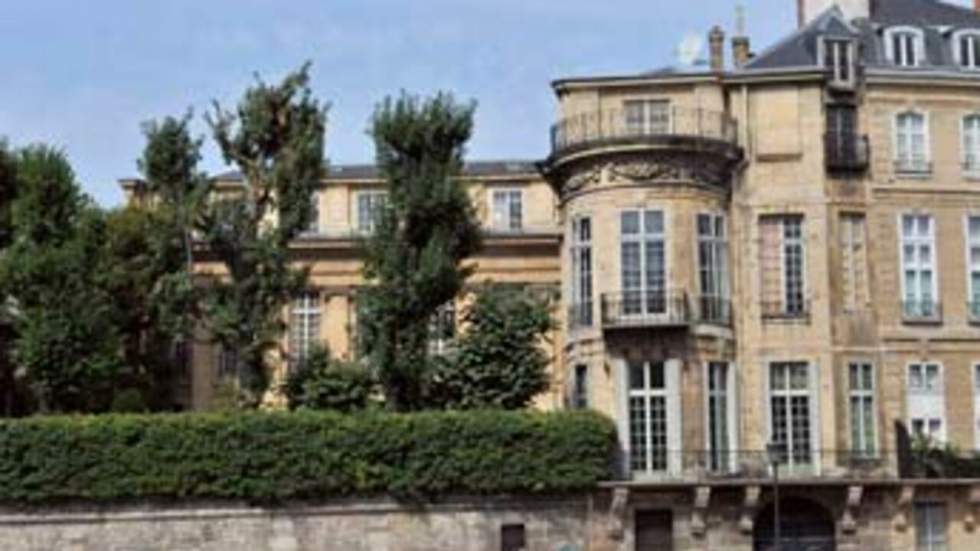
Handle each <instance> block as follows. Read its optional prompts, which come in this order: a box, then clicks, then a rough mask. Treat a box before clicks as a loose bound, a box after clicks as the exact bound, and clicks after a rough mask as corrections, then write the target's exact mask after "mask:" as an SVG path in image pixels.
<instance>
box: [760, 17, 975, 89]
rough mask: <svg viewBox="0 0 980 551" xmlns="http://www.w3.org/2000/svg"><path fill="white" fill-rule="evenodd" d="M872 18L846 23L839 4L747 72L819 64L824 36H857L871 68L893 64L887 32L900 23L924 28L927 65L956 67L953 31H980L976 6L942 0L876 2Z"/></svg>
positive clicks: (763, 57) (790, 36)
mask: <svg viewBox="0 0 980 551" xmlns="http://www.w3.org/2000/svg"><path fill="white" fill-rule="evenodd" d="M871 2H872V5H871V17H869V18H867V19H864V18H862V19H856V20H854V21H850V22H848V21H845V19H844V15H843V13H842V12H841V11H840V9H839V8H837V7H836V6H835V7H833V8H830V9H829V10H827V11H825V12H824V13H822V14H821V15H820V16H818V17H817V18H816V19H814V20H813V21H811V22H810V23H809V24H808V25H806V26H805V27H803V28H802V29H799V30H797V31H795V32H794V33H793V34H791V35H789V36H788V37H786V38H784V39H783V40H781V41H779V42H778V43H776V44H775V45H774V46H772V47H771V48H769V49H767V50H765V51H763V52H762V53H760V54H759V55H758V56H756V57H755V58H754V59H753V60H752V61H750V62H749V63H748V64H746V66H745V67H744V69H742V70H743V71H746V72H751V71H759V70H774V69H775V70H778V69H790V68H794V69H795V68H804V67H816V66H818V64H819V63H818V62H819V60H818V59H817V40H818V38H819V37H821V36H823V37H827V36H830V37H855V38H857V39H858V40H859V41H860V43H861V61H862V62H863V63H864V65H866V66H884V65H889V64H888V62H887V60H886V59H885V53H884V44H883V39H882V35H881V31H882V29H884V28H887V27H893V26H897V25H903V26H912V27H917V28H920V29H921V30H922V31H923V33H924V37H925V63H923V65H922V66H921V68H922V69H930V68H932V69H935V68H943V69H956V67H955V64H954V60H953V53H952V51H951V48H950V45H949V40H948V37H949V32H950V31H952V30H956V29H961V28H973V29H978V30H980V14H977V12H975V11H973V10H972V9H969V8H966V7H962V6H955V5H952V4H947V3H944V2H940V1H938V0H871Z"/></svg>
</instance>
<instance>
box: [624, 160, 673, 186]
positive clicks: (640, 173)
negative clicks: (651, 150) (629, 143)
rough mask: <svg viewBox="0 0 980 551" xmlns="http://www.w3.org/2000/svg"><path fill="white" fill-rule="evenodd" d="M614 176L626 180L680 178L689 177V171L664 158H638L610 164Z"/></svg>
mask: <svg viewBox="0 0 980 551" xmlns="http://www.w3.org/2000/svg"><path fill="white" fill-rule="evenodd" d="M610 172H612V174H613V176H616V177H619V178H623V179H625V180H632V181H643V180H680V179H683V178H687V177H688V175H687V174H686V172H687V171H685V170H684V169H682V168H681V167H680V166H677V165H675V164H673V163H670V162H666V161H665V160H663V159H646V160H643V159H637V160H630V161H626V162H619V163H613V164H611V166H610Z"/></svg>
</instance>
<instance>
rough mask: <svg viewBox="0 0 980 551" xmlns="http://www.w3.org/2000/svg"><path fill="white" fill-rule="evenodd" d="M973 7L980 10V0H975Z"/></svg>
mask: <svg viewBox="0 0 980 551" xmlns="http://www.w3.org/2000/svg"><path fill="white" fill-rule="evenodd" d="M973 9H974V10H975V11H978V12H980V0H973Z"/></svg>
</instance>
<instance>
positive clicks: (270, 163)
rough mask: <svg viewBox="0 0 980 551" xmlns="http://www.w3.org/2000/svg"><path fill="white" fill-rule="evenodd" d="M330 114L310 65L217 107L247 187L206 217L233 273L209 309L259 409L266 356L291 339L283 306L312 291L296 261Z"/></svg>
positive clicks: (216, 285) (213, 248)
mask: <svg viewBox="0 0 980 551" xmlns="http://www.w3.org/2000/svg"><path fill="white" fill-rule="evenodd" d="M326 116H327V107H326V106H321V105H320V103H319V102H318V101H317V100H315V99H314V98H313V96H312V92H311V91H310V88H309V64H306V65H304V66H303V67H302V68H301V69H300V70H299V71H297V72H294V73H292V74H290V75H288V76H287V77H286V78H285V79H284V80H283V81H282V82H281V83H280V84H277V85H270V84H266V83H265V82H262V81H261V80H260V81H258V83H257V84H256V85H255V86H254V87H252V88H250V89H249V90H247V91H246V92H245V96H244V98H243V99H242V100H241V102H240V103H239V104H238V107H237V109H236V110H235V111H234V112H231V111H226V110H224V109H222V108H221V106H220V105H218V104H217V103H215V106H214V111H213V113H211V114H210V115H209V116H208V122H209V124H210V125H211V129H212V132H213V134H214V138H215V140H216V142H217V143H218V146H219V148H220V149H221V152H222V155H223V156H224V159H225V161H226V162H228V163H230V164H234V165H236V166H237V167H238V168H239V170H240V171H241V173H242V179H243V183H244V185H243V188H242V189H241V190H239V192H237V193H233V194H230V195H228V196H225V197H223V198H221V199H220V200H218V201H215V202H213V204H212V205H211V207H210V208H209V209H208V210H207V212H206V213H205V215H204V217H203V221H202V224H201V229H202V230H203V233H204V240H205V242H206V243H207V246H208V248H209V254H211V255H213V256H214V258H215V259H216V260H217V261H219V262H220V263H221V264H223V265H224V267H225V269H226V270H227V277H222V278H219V279H217V280H216V281H214V282H213V284H212V285H211V286H210V287H209V288H208V290H207V293H206V298H205V300H204V308H205V315H206V319H207V322H208V325H209V328H210V330H211V333H212V335H213V338H214V339H215V341H216V342H217V343H218V344H220V345H221V346H223V347H225V348H226V349H229V350H234V351H236V352H237V354H238V357H239V358H240V360H241V363H242V369H241V370H240V379H241V380H240V385H241V389H242V391H243V396H242V398H243V401H244V402H246V403H247V404H248V405H257V404H258V403H259V401H260V400H261V398H262V395H263V393H264V392H265V390H266V388H267V387H268V374H267V370H266V365H265V360H266V355H267V352H268V351H269V350H270V349H271V348H272V347H274V346H275V344H276V342H277V341H278V339H279V336H280V335H281V333H282V330H283V322H282V311H283V307H284V306H285V305H286V303H287V302H288V301H289V299H290V298H291V297H292V296H293V295H294V294H296V293H297V292H299V291H300V290H302V289H303V287H305V285H306V280H307V273H306V271H305V270H303V269H297V268H293V267H291V266H292V265H293V264H292V263H291V262H289V259H288V258H287V257H288V250H289V243H290V241H291V240H292V239H293V238H295V237H296V236H297V235H298V234H299V233H300V232H301V231H302V230H303V229H304V228H306V227H307V226H308V225H309V221H310V216H311V215H312V208H311V201H310V199H311V197H312V194H313V191H314V189H315V186H316V185H317V184H318V182H319V181H320V177H321V176H322V174H323V164H324V156H323V146H324V133H325V130H326Z"/></svg>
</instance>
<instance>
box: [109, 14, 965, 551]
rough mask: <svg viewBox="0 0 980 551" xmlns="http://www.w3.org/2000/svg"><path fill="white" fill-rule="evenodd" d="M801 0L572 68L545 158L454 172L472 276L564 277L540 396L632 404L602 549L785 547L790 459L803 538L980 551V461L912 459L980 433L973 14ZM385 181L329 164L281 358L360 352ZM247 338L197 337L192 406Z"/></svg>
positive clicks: (799, 538)
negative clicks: (624, 59)
mask: <svg viewBox="0 0 980 551" xmlns="http://www.w3.org/2000/svg"><path fill="white" fill-rule="evenodd" d="M789 3H790V2H789V1H788V0H787V4H789ZM795 4H796V6H795V7H796V8H797V9H798V10H799V19H800V22H799V28H797V29H795V30H792V31H791V32H789V33H788V35H787V36H786V37H785V38H784V39H782V40H780V41H779V42H777V43H776V44H775V45H773V46H771V47H769V48H767V49H764V50H762V51H760V52H758V53H753V51H752V49H751V46H750V41H749V39H748V38H747V37H745V36H741V34H740V33H736V36H734V37H732V38H731V40H730V41H727V40H726V37H725V33H724V32H723V31H722V30H721V29H720V28H717V27H716V28H715V29H713V30H712V31H711V32H710V33H709V36H708V43H709V50H710V52H709V58H710V59H709V62H708V66H707V67H704V68H700V67H688V68H681V69H676V68H667V69H662V70H656V71H652V72H645V73H637V74H625V75H601V76H585V77H570V78H563V79H560V80H557V81H555V82H554V83H553V88H554V91H555V94H556V98H557V102H558V107H559V119H558V120H557V121H556V123H555V125H554V126H553V127H552V128H551V150H550V152H549V154H548V155H547V157H546V158H545V159H543V160H534V161H506V162H471V163H468V164H467V165H466V167H465V170H464V172H463V174H462V176H461V178H462V180H463V181H464V183H465V184H466V185H467V189H468V190H469V192H470V194H471V197H472V199H473V203H474V205H475V206H476V210H477V212H478V214H479V216H480V218H481V221H482V224H483V225H484V227H485V230H486V246H485V248H484V250H483V251H482V252H481V253H480V254H479V255H478V256H477V257H475V258H473V259H472V262H473V263H474V264H475V267H476V271H475V274H474V276H473V277H472V280H471V282H473V283H479V282H481V281H495V282H507V283H516V284H523V285H529V286H537V287H543V288H552V289H556V290H559V291H560V293H559V294H560V297H561V298H560V306H559V307H558V308H556V310H555V316H556V318H557V320H558V322H559V323H558V329H556V330H555V333H554V335H552V338H551V339H550V342H549V344H548V346H550V347H551V349H550V350H549V354H550V355H551V357H553V358H554V361H553V368H552V385H551V389H550V390H549V391H548V392H547V393H545V394H544V395H542V396H540V397H539V398H538V399H537V405H538V406H539V407H541V408H543V409H559V408H592V409H595V410H598V411H600V412H603V413H605V414H607V415H608V416H610V417H611V418H612V419H614V420H615V422H616V423H617V425H618V428H619V434H620V440H621V441H620V448H621V456H622V457H621V459H622V460H621V461H620V462H619V468H620V474H621V476H620V477H619V479H618V480H614V481H609V482H608V483H606V484H604V485H603V487H602V489H601V491H599V492H597V493H596V495H595V496H594V498H593V503H592V505H591V509H592V510H594V511H595V519H596V520H595V524H594V526H595V530H593V532H594V533H593V535H592V536H591V538H592V541H593V546H592V547H591V548H594V549H610V550H612V549H616V550H633V549H636V550H640V549H651V550H653V549H656V550H661V549H705V550H707V549H719V548H727V549H731V550H746V551H748V550H750V549H759V550H761V549H772V548H773V542H774V539H775V537H776V529H775V518H774V517H775V515H774V509H775V507H774V488H773V483H774V480H773V479H774V475H775V474H777V472H776V471H778V475H779V484H780V489H779V491H780V494H781V498H780V501H779V503H780V509H781V517H780V521H779V523H780V532H781V533H780V538H781V541H782V543H783V546H784V547H783V549H813V550H818V549H819V550H825V549H827V550H829V549H853V550H856V549H866V550H869V551H876V550H885V549H896V550H899V549H901V550H905V549H910V550H911V549H915V550H920V549H921V550H929V551H933V550H945V549H963V550H969V549H980V527H978V526H977V524H978V523H980V480H972V479H959V478H948V477H947V478H936V477H926V476H924V475H923V474H922V473H920V472H918V471H916V470H915V469H910V468H908V461H907V460H906V459H904V458H903V457H904V456H905V455H907V453H908V450H910V449H911V448H913V447H914V446H915V445H916V443H917V442H921V441H928V442H931V443H932V444H934V445H937V444H938V445H950V446H955V448H957V449H958V450H960V451H963V452H965V451H971V450H980V14H978V12H977V11H974V10H971V9H969V8H966V7H959V6H953V5H951V4H946V3H943V2H939V1H936V0H841V1H838V2H834V1H832V0H822V1H821V0H798V2H796V3H795ZM729 45H730V46H729ZM726 52H730V54H727V53H726ZM726 58H728V59H726ZM542 131H545V130H544V129H542ZM217 180H218V183H219V184H226V185H229V186H234V185H235V184H236V181H239V180H240V176H239V175H237V174H233V173H231V174H226V175H223V176H219V177H218V178H217ZM123 185H124V186H125V187H129V186H132V185H134V182H132V181H124V182H123ZM383 190H384V184H383V182H382V181H381V180H380V178H379V176H378V173H377V171H376V170H375V169H374V168H373V167H370V166H335V167H331V168H330V170H329V174H328V175H327V176H326V178H325V179H324V181H323V186H322V189H321V190H320V191H319V192H318V193H317V196H316V205H317V209H316V212H317V219H316V220H315V222H314V224H313V226H312V227H311V228H310V229H309V231H308V232H307V233H306V234H305V235H304V236H303V237H302V238H300V239H298V240H297V242H296V245H295V248H294V253H293V254H294V259H295V261H296V262H297V263H301V264H304V265H307V266H309V267H310V269H311V278H310V283H311V288H310V291H309V292H308V293H305V294H303V295H302V296H301V297H298V298H297V299H296V301H295V303H294V304H293V305H292V307H291V308H290V311H289V313H288V316H289V331H288V336H287V337H286V339H285V342H284V343H283V344H284V349H285V351H286V354H287V356H288V357H301V356H302V355H303V354H305V353H307V352H308V350H310V349H311V347H313V346H315V345H317V344H324V345H326V346H328V347H329V349H330V350H331V351H332V352H333V353H334V354H335V355H340V356H345V357H350V355H351V354H353V347H352V342H353V341H354V338H355V335H354V330H353V329H354V328H355V327H356V323H355V308H354V304H353V296H354V294H355V292H356V290H357V289H358V287H359V286H360V285H362V284H363V281H362V278H361V272H360V260H359V254H360V253H359V247H358V243H359V240H358V238H359V236H360V235H363V234H365V233H367V232H370V231H371V227H372V224H373V221H372V220H373V219H372V212H374V210H375V209H376V207H377V205H378V204H380V203H381V202H383V201H384V195H383V194H384V191H383ZM199 265H200V270H201V273H202V274H208V273H211V274H218V267H217V266H214V265H211V264H209V263H208V261H207V260H206V259H202V260H201V262H200V264H199ZM464 300H465V297H461V298H460V304H463V301H464ZM455 309H456V308H455V307H449V306H447V309H446V312H445V313H444V314H445V315H444V316H443V318H442V319H443V320H444V323H442V324H441V326H440V328H439V330H438V331H437V335H435V337H434V338H435V340H436V341H437V342H434V344H433V346H435V347H437V348H438V347H442V346H445V345H447V342H448V341H451V339H452V337H453V336H454V334H455V325H456V324H455V319H454V315H453V314H454V311H455ZM445 320H448V321H445ZM226 356H227V355H226V354H223V353H222V351H220V350H217V349H215V348H214V347H213V346H211V345H210V344H209V343H208V342H207V339H202V340H201V341H200V342H197V343H196V344H195V345H194V347H193V362H192V369H191V371H190V374H189V376H188V380H187V381H186V384H187V398H186V400H187V406H188V407H189V408H195V409H198V408H201V409H203V408H206V407H207V405H208V403H209V400H210V399H211V396H212V393H213V392H214V388H215V384H216V381H219V380H220V379H221V377H222V376H224V375H226V374H227V373H229V372H230V371H233V369H234V366H233V365H229V364H233V363H234V362H233V361H229V360H228V358H227V357H226ZM285 369H286V363H285V362H284V364H283V366H282V370H283V372H285ZM279 375H280V376H281V373H280V374H279Z"/></svg>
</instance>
